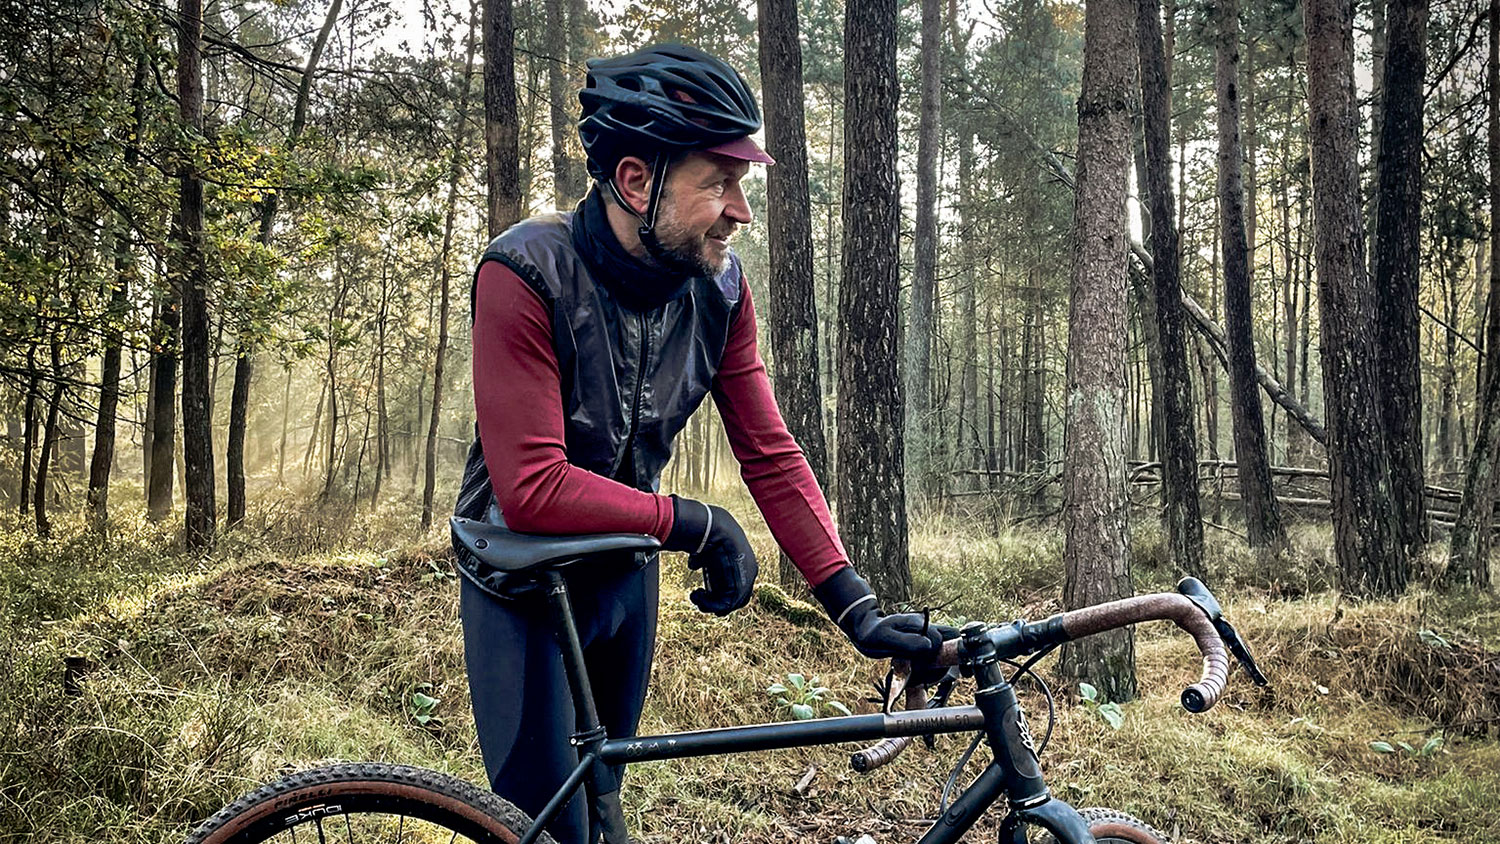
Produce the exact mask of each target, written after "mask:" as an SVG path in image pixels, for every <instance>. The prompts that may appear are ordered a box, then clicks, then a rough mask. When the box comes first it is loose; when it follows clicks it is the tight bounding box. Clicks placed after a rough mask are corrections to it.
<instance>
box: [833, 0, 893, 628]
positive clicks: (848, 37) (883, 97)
mask: <svg viewBox="0 0 1500 844" xmlns="http://www.w3.org/2000/svg"><path fill="white" fill-rule="evenodd" d="M896 29H897V26H896V2H895V0H850V2H849V3H848V4H847V6H846V7H845V19H844V55H845V56H846V57H847V64H846V65H845V71H844V139H845V142H846V143H848V142H850V141H853V142H855V143H858V144H859V149H858V153H857V154H848V153H849V152H853V151H852V150H848V151H847V152H846V154H845V156H844V160H845V168H844V202H843V204H844V248H843V268H842V269H843V271H842V277H841V279H840V282H839V317H840V321H841V323H842V325H843V326H844V331H843V336H842V337H841V338H840V343H839V391H838V404H837V409H838V431H839V436H838V467H837V472H838V506H839V520H840V523H841V527H842V533H843V538H844V544H845V547H846V548H847V549H848V551H849V558H850V559H851V560H854V561H855V562H856V563H857V564H858V565H859V566H860V568H861V570H862V573H863V574H864V575H865V577H866V578H867V579H868V580H869V581H870V584H871V586H873V587H874V589H875V591H876V593H877V594H878V595H879V596H880V597H881V598H882V599H883V600H885V601H886V602H898V601H904V600H906V599H907V598H909V597H910V596H911V570H910V568H909V563H908V560H907V535H906V485H905V472H904V470H903V466H902V461H903V456H904V448H903V441H904V437H903V430H902V429H903V427H904V413H903V406H904V402H903V396H902V393H903V390H902V383H901V323H900V309H899V303H898V300H899V284H900V279H899V277H898V272H899V269H900V266H899V254H898V249H897V236H898V234H899V233H900V230H901V206H900V204H899V196H898V194H897V189H896V130H897V124H896V106H897V84H896ZM846 149H847V148H846Z"/></svg>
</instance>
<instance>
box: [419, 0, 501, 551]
mask: <svg viewBox="0 0 1500 844" xmlns="http://www.w3.org/2000/svg"><path fill="white" fill-rule="evenodd" d="M483 2H484V3H485V8H486V13H487V14H488V13H489V11H488V10H489V7H490V5H491V4H495V5H496V6H505V7H506V11H505V20H506V23H505V29H506V30H507V32H506V33H505V39H506V41H507V43H509V38H510V34H509V32H508V30H509V8H508V7H509V2H508V0H483ZM490 25H491V22H490V21H488V20H487V21H486V22H485V27H486V30H488V28H489V26H490ZM474 41H475V39H474V15H473V14H472V13H471V14H470V17H469V48H468V51H467V55H466V56H465V58H464V90H463V94H462V95H460V96H459V100H458V113H457V115H456V117H455V119H454V126H453V151H452V153H451V154H450V155H449V157H448V199H447V210H446V211H445V212H444V216H443V249H442V252H441V253H439V255H440V257H439V259H438V261H439V264H438V267H439V269H438V341H437V350H436V352H435V353H434V355H433V358H434V360H433V364H432V409H431V411H430V415H429V416H428V421H427V449H426V452H425V463H424V466H425V474H424V476H423V481H422V530H424V531H425V530H427V529H428V528H429V527H431V526H432V499H433V495H434V494H435V492H436V490H437V436H438V427H439V423H440V422H441V421H442V416H443V358H444V355H445V354H446V353H447V351H448V300H449V286H450V285H449V279H450V272H451V267H450V263H451V262H450V261H449V258H450V257H451V255H452V252H453V225H454V217H455V215H456V213H457V206H458V182H459V177H460V176H461V175H462V174H463V149H464V141H465V138H466V137H467V136H468V127H469V90H470V87H471V86H470V85H469V77H470V76H471V75H472V74H473V72H474V48H475V43H474ZM491 49H492V48H491V47H490V45H489V44H488V42H487V43H486V44H485V51H486V54H485V59H486V61H488V60H489V59H490V50H491ZM490 82H491V73H490V69H489V68H486V69H485V106H486V108H488V107H489V101H490V90H489V86H490ZM511 93H512V95H514V93H515V92H514V88H513V87H512V90H511ZM493 149H494V148H493V147H492V150H493ZM492 155H493V152H492ZM493 163H494V158H493V157H492V158H491V164H493ZM494 187H495V186H494V184H493V183H491V194H490V197H491V204H490V212H491V214H492V215H493V214H494V213H496V205H495V204H494V203H495V196H496V194H495V193H494ZM514 210H515V213H516V215H517V216H519V215H520V208H519V207H517V208H516V209H514ZM510 222H514V219H511V220H510V221H509V222H507V223H506V225H509V224H510ZM495 224H496V220H495V219H494V217H493V216H492V217H491V220H490V225H491V230H490V235H491V236H492V237H493V236H495V235H497V234H499V232H498V231H496V230H495V229H494V226H495Z"/></svg>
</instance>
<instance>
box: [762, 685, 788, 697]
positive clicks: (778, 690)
mask: <svg viewBox="0 0 1500 844" xmlns="http://www.w3.org/2000/svg"><path fill="white" fill-rule="evenodd" d="M784 692H786V686H783V685H781V684H780V683H772V684H771V685H770V686H767V687H766V694H768V695H779V694H782V693H784Z"/></svg>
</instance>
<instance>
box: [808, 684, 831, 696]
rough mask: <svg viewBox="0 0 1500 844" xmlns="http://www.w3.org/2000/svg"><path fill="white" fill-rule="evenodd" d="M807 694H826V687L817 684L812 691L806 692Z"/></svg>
mask: <svg viewBox="0 0 1500 844" xmlns="http://www.w3.org/2000/svg"><path fill="white" fill-rule="evenodd" d="M808 694H810V695H819V696H821V695H826V694H828V687H827V686H818V687H816V688H814V689H813V690H812V691H810V692H808Z"/></svg>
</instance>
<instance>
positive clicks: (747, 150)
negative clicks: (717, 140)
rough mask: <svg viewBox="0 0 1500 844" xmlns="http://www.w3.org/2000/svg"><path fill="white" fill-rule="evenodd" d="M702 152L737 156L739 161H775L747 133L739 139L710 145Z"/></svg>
mask: <svg viewBox="0 0 1500 844" xmlns="http://www.w3.org/2000/svg"><path fill="white" fill-rule="evenodd" d="M704 152H712V153H717V154H718V155H723V156H728V157H729V158H738V159H740V160H741V161H753V162H755V163H758V164H775V163H776V159H774V158H772V157H771V156H769V155H767V154H766V151H765V150H763V149H761V148H760V145H759V144H757V143H755V140H754V139H753V138H751V137H750V136H748V135H747V136H745V137H743V138H740V139H739V140H736V141H730V142H729V143H727V144H720V145H718V146H716V147H710V148H708V149H706V150H704Z"/></svg>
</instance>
